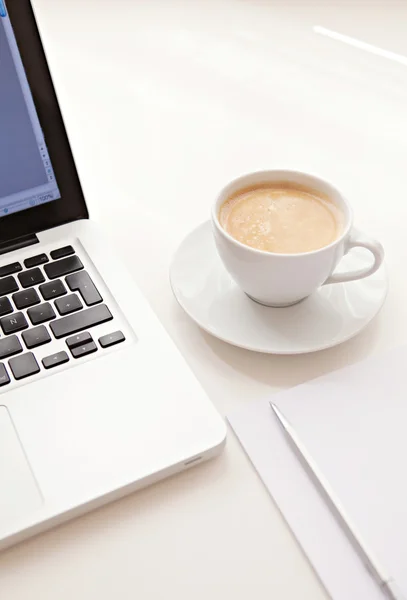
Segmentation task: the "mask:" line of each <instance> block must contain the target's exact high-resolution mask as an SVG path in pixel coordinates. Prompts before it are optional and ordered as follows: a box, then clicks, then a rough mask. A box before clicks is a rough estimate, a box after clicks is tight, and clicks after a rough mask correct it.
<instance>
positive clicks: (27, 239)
mask: <svg viewBox="0 0 407 600" xmlns="http://www.w3.org/2000/svg"><path fill="white" fill-rule="evenodd" d="M39 243H40V240H39V239H38V238H37V236H36V235H35V234H32V235H24V236H22V237H19V238H14V240H9V241H8V242H3V243H0V254H7V252H12V251H13V250H19V249H20V248H26V247H27V246H32V245H33V244H39Z"/></svg>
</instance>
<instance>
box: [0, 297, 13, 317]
mask: <svg viewBox="0 0 407 600" xmlns="http://www.w3.org/2000/svg"><path fill="white" fill-rule="evenodd" d="M12 312H13V307H12V306H11V302H10V300H9V299H8V298H6V297H4V298H0V317H2V316H3V315H8V314H9V313H12Z"/></svg>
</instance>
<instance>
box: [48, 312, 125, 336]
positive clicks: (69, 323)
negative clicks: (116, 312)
mask: <svg viewBox="0 0 407 600" xmlns="http://www.w3.org/2000/svg"><path fill="white" fill-rule="evenodd" d="M112 319H113V316H112V313H111V312H110V310H109V309H108V308H107V306H106V304H100V305H99V306H94V307H93V308H88V309H87V310H83V311H80V312H77V313H75V314H72V315H69V316H68V317H64V318H63V319H57V320H56V321H53V322H52V323H50V328H51V330H52V333H53V334H54V335H55V337H56V338H61V337H65V336H66V335H71V334H72V333H77V332H78V331H82V329H88V328H89V327H94V326H95V325H100V323H106V321H111V320H112Z"/></svg>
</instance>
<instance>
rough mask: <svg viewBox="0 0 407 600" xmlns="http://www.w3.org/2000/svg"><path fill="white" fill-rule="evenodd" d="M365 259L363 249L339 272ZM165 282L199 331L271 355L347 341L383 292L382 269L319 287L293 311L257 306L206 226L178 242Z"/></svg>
mask: <svg viewBox="0 0 407 600" xmlns="http://www.w3.org/2000/svg"><path fill="white" fill-rule="evenodd" d="M370 260H371V255H369V253H366V251H365V250H363V249H357V250H352V252H351V253H349V254H348V255H347V256H346V257H345V258H344V259H343V260H342V262H341V268H342V269H343V270H349V269H358V268H360V267H362V266H364V265H365V264H366V262H368V261H370ZM170 281H171V287H172V290H173V292H174V295H175V297H176V299H177V300H178V302H179V304H180V305H181V306H182V308H183V309H184V310H185V312H186V313H187V314H188V315H189V316H190V317H191V319H193V320H194V321H195V322H196V323H197V324H198V325H199V326H200V327H202V329H204V330H205V331H207V332H208V333H210V334H212V335H214V336H216V337H218V338H220V339H221V340H223V341H224V342H228V343H229V344H233V345H234V346H239V347H241V348H246V349H247V350H254V351H257V352H266V353H270V354H302V353H305V352H315V351H317V350H323V349H325V348H330V347H331V346H336V345H337V344H340V343H342V342H345V341H346V340H349V339H350V338H352V337H353V336H355V335H356V334H358V333H359V332H360V331H362V329H363V328H364V327H366V325H367V324H368V323H369V322H370V321H371V320H372V319H373V318H374V317H375V316H376V315H377V313H378V312H379V311H380V309H381V307H382V306H383V303H384V300H385V298H386V295H387V290H388V280H387V274H386V269H385V267H384V266H382V267H381V268H380V269H379V270H378V271H377V272H376V273H375V274H374V275H371V276H370V277H368V278H366V279H361V280H359V281H352V282H349V283H336V284H334V285H327V286H323V287H321V288H320V289H319V290H318V291H317V292H315V294H313V295H312V296H310V297H309V298H306V299H305V300H303V301H302V302H300V303H299V304H296V305H295V306H290V307H288V308H269V307H266V306H261V305H260V304H257V303H256V302H253V300H250V299H249V298H248V297H247V296H246V294H244V293H243V292H242V291H241V290H240V288H239V287H238V286H237V285H236V284H235V282H234V281H233V280H232V278H231V277H230V275H229V274H228V272H227V271H226V269H225V268H224V266H223V263H222V262H221V260H220V258H219V256H218V254H217V251H216V248H215V243H214V241H213V237H212V230H211V224H210V222H207V223H204V224H202V225H200V226H199V227H197V228H196V229H195V230H194V231H192V232H191V233H190V234H189V235H188V236H187V237H186V238H185V240H184V241H183V242H182V243H181V245H180V246H179V248H178V250H177V252H176V253H175V256H174V258H173V262H172V264H171V267H170Z"/></svg>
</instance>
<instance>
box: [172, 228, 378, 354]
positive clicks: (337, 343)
mask: <svg viewBox="0 0 407 600" xmlns="http://www.w3.org/2000/svg"><path fill="white" fill-rule="evenodd" d="M205 226H209V228H210V226H211V221H210V219H208V220H206V221H204V222H202V223H201V224H200V225H197V226H196V227H194V229H192V230H191V231H190V232H189V233H187V235H186V236H185V237H184V238H183V239H182V241H181V242H180V244H179V245H178V247H177V249H176V250H175V252H174V254H173V256H172V259H171V263H170V267H169V272H168V275H169V283H170V287H171V291H172V293H173V295H174V298H175V300H176V301H177V303H178V305H179V306H180V307H181V308H182V310H183V311H184V312H185V314H186V315H187V316H188V317H189V318H190V319H191V320H192V321H193V322H194V323H195V324H196V325H197V326H198V327H199V328H200V329H202V330H203V331H205V332H206V333H208V334H209V335H211V336H212V337H215V338H217V339H218V340H221V341H222V342H224V343H225V344H229V345H230V346H234V347H235V348H241V349H242V350H248V351H250V352H258V353H259V354H269V355H274V356H300V355H301V354H313V353H315V352H321V351H323V350H329V349H330V348H334V347H335V346H340V345H341V344H344V343H345V342H348V341H349V340H351V339H352V338H354V337H356V336H357V335H359V334H360V333H362V331H364V330H365V329H366V328H367V327H368V326H369V325H370V324H371V323H372V321H373V320H374V319H375V318H376V317H377V315H378V314H379V313H380V311H381V310H382V308H383V306H384V303H385V302H386V299H387V296H388V293H389V275H388V269H387V265H386V262H385V261H384V262H383V263H382V265H381V266H380V268H379V269H378V271H381V272H382V273H383V275H384V279H383V284H384V285H385V286H386V288H385V291H384V294H383V297H382V301H381V303H380V304H378V306H377V310H376V312H375V313H374V314H373V315H372V317H371V318H370V319H369V320H368V321H367V322H366V323H364V324H363V326H362V327H361V328H360V329H358V330H357V331H355V332H352V333H351V334H349V335H347V336H345V337H344V338H343V339H341V340H340V341H334V342H332V343H327V344H325V345H319V346H318V347H316V348H311V349H308V350H287V351H286V350H281V351H279V350H270V349H267V348H266V349H262V348H259V347H254V346H247V345H243V344H240V343H237V342H233V341H231V340H228V339H226V338H224V337H222V336H221V335H219V334H218V333H215V332H214V331H212V330H211V329H210V328H208V327H207V326H205V325H202V324H201V322H199V321H198V320H197V319H196V318H195V317H194V316H193V315H192V314H191V313H190V312H189V311H188V310H187V308H186V307H185V306H184V305H183V304H182V303H181V301H180V299H179V297H178V294H177V293H176V291H175V284H174V282H173V274H172V273H173V265H174V263H175V261H176V258H177V255H178V252H179V251H180V249H181V247H182V246H183V244H184V243H185V242H186V240H187V239H188V238H189V237H191V236H193V235H194V233H196V232H198V230H199V229H204V227H205ZM219 260H220V259H219ZM352 283H354V281H347V282H341V283H339V284H331V285H342V286H347V285H349V284H352ZM235 285H236V287H238V285H237V284H235ZM242 293H244V292H242ZM251 301H252V302H253V300H251ZM295 306H296V305H293V306H285V307H272V306H270V307H265V308H267V309H269V310H278V311H283V310H292V309H293V308H294V307H295Z"/></svg>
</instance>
